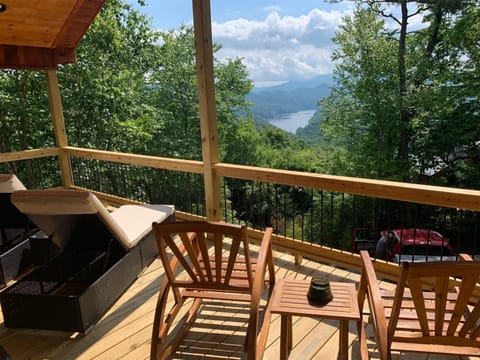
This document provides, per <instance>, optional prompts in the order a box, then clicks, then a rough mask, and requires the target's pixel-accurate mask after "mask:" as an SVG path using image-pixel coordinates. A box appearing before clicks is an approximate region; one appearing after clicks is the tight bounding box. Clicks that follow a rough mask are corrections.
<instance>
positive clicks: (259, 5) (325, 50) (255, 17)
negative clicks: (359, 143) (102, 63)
mask: <svg viewBox="0 0 480 360" xmlns="http://www.w3.org/2000/svg"><path fill="white" fill-rule="evenodd" d="M129 2H131V3H134V2H135V0H129ZM147 2H148V6H147V7H143V8H141V10H140V11H142V12H143V13H145V14H147V15H148V16H149V17H150V18H151V20H152V23H153V24H154V26H156V27H157V28H159V29H161V30H171V29H175V28H177V27H178V26H180V25H181V24H192V2H191V0H147ZM352 7H353V2H350V1H345V2H342V3H339V4H331V3H329V2H327V1H324V0H288V1H287V0H283V1H273V0H272V1H269V0H243V1H238V0H235V1H233V0H211V12H212V33H213V38H214V41H215V42H217V43H220V44H222V49H221V50H220V51H219V52H218V53H216V57H217V58H219V59H226V58H237V57H240V58H242V59H243V63H244V64H245V66H246V67H247V70H248V72H249V76H250V78H251V79H252V80H254V82H255V84H256V85H257V86H267V85H273V84H276V83H281V82H285V81H288V80H302V79H308V78H312V77H315V76H317V75H320V74H326V73H331V71H332V69H333V64H332V62H331V60H330V56H331V54H332V51H333V45H332V42H331V38H332V37H333V35H334V32H335V30H336V28H337V26H338V24H339V23H340V21H341V18H342V16H343V15H344V14H345V13H346V12H348V11H351V9H352Z"/></svg>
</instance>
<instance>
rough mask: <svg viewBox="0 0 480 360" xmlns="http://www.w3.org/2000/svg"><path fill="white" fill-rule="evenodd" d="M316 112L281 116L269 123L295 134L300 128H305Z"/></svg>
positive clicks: (307, 111)
mask: <svg viewBox="0 0 480 360" xmlns="http://www.w3.org/2000/svg"><path fill="white" fill-rule="evenodd" d="M315 111H316V110H303V111H297V112H294V113H289V114H282V115H279V116H278V117H277V118H274V119H271V120H268V122H269V123H270V124H272V125H274V126H276V127H278V128H280V129H282V130H285V131H288V132H290V133H292V134H295V132H296V131H297V129H298V128H299V127H305V126H306V125H307V124H308V120H310V119H311V118H312V116H313V114H315Z"/></svg>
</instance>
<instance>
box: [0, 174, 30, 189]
mask: <svg viewBox="0 0 480 360" xmlns="http://www.w3.org/2000/svg"><path fill="white" fill-rule="evenodd" d="M25 189H26V187H25V186H24V185H23V184H22V182H21V181H20V180H18V178H17V176H16V175H13V174H0V193H3V194H10V193H13V192H14V191H16V190H25Z"/></svg>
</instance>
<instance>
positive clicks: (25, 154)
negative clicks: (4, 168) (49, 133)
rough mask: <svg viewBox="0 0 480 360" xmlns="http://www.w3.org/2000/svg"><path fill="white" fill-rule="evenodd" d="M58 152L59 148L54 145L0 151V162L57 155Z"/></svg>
mask: <svg viewBox="0 0 480 360" xmlns="http://www.w3.org/2000/svg"><path fill="white" fill-rule="evenodd" d="M59 154H60V149H59V148H56V147H55V148H45V149H33V150H23V151H15V152H8V153H0V163H4V162H9V161H22V160H30V159H38V158H44V157H49V156H58V155H59Z"/></svg>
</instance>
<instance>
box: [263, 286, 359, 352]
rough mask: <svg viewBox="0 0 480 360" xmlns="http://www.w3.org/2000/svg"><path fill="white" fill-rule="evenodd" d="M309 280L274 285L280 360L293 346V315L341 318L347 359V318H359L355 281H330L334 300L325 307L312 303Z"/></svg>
mask: <svg viewBox="0 0 480 360" xmlns="http://www.w3.org/2000/svg"><path fill="white" fill-rule="evenodd" d="M309 287H310V281H309V280H293V279H280V280H279V281H278V282H277V283H276V284H275V289H274V293H273V295H272V299H271V300H270V301H272V307H271V311H272V313H274V314H280V315H281V328H280V347H281V349H280V359H281V360H286V359H287V358H288V354H289V353H290V350H291V349H292V316H309V317H318V318H325V319H336V320H340V341H339V344H340V359H342V360H347V359H348V321H349V320H360V311H359V308H358V302H357V291H356V289H355V284H351V283H340V282H331V283H330V289H331V291H332V294H333V300H332V301H330V302H329V303H328V304H326V305H323V306H318V305H313V304H311V303H309V301H308V298H307V293H308V289H309Z"/></svg>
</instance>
